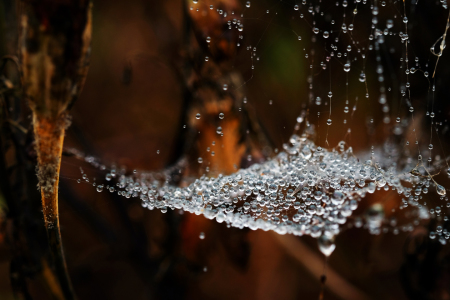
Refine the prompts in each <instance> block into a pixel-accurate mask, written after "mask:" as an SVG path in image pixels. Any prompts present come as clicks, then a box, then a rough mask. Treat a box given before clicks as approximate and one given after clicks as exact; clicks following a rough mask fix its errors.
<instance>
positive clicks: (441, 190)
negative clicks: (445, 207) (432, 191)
mask: <svg viewBox="0 0 450 300" xmlns="http://www.w3.org/2000/svg"><path fill="white" fill-rule="evenodd" d="M436 192H437V193H438V194H439V195H441V196H445V194H446V193H447V191H446V190H445V187H443V186H442V185H440V184H437V185H436Z"/></svg>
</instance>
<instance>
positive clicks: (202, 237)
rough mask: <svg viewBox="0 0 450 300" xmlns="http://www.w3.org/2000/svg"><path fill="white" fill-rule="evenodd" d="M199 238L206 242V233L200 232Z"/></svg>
mask: <svg viewBox="0 0 450 300" xmlns="http://www.w3.org/2000/svg"><path fill="white" fill-rule="evenodd" d="M199 238H200V239H201V240H204V239H205V233H204V232H200V235H199Z"/></svg>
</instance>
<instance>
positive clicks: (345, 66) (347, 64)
mask: <svg viewBox="0 0 450 300" xmlns="http://www.w3.org/2000/svg"><path fill="white" fill-rule="evenodd" d="M344 71H345V72H349V71H350V64H349V63H346V64H345V65H344Z"/></svg>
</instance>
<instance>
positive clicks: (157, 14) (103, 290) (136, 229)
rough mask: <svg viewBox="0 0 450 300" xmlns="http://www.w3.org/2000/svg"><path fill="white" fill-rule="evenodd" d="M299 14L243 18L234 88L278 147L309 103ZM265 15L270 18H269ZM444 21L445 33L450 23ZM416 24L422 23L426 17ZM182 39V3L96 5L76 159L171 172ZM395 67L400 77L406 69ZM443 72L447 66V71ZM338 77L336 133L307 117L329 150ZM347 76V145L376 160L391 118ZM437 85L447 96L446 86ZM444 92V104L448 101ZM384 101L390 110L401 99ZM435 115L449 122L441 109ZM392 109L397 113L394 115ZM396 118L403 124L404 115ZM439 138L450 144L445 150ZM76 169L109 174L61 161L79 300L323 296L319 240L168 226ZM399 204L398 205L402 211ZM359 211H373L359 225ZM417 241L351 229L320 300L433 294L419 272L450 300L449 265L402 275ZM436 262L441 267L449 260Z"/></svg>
mask: <svg viewBox="0 0 450 300" xmlns="http://www.w3.org/2000/svg"><path fill="white" fill-rule="evenodd" d="M200 2H202V0H200ZM254 2H255V3H254ZM205 3H206V4H205V5H206V7H208V6H209V3H211V4H212V5H223V6H225V7H231V8H233V7H241V8H242V9H244V6H245V4H244V2H242V3H238V2H236V3H235V2H233V1H227V0H222V1H212V0H211V1H209V0H208V1H205ZM295 3H296V2H295V1H268V0H266V1H258V3H256V1H252V4H251V9H247V10H245V9H244V24H245V27H244V28H245V29H244V31H243V32H242V34H243V35H244V40H243V41H242V45H241V49H240V50H239V51H238V52H237V54H236V56H235V57H234V58H233V60H232V63H231V66H232V68H233V69H234V70H236V71H237V72H239V73H241V74H242V76H243V78H244V80H248V82H247V83H246V84H245V86H243V87H230V88H241V89H242V90H243V91H244V92H245V94H246V95H247V98H248V109H249V110H250V111H251V112H252V113H253V114H254V115H256V116H257V118H258V119H259V121H260V123H261V125H262V126H263V129H262V130H264V132H265V133H266V134H267V136H268V138H269V140H270V141H271V142H272V143H273V147H274V148H278V149H281V148H282V143H285V142H287V141H288V139H289V136H290V135H291V133H292V132H293V130H294V125H295V120H296V118H297V116H298V115H299V114H300V112H301V111H302V109H303V108H305V107H306V104H307V103H308V101H309V100H308V93H309V90H308V83H307V76H308V75H309V74H308V73H307V72H309V68H308V67H309V63H310V61H309V60H307V59H305V54H307V53H310V52H309V49H310V48H309V47H310V44H309V43H311V42H310V38H309V36H310V35H311V33H310V31H311V28H309V27H308V26H306V24H305V23H304V22H302V21H301V20H300V19H299V18H298V16H296V17H295V18H294V15H293V13H294V10H293V6H294V4H295ZM200 4H201V3H200ZM202 5H203V4H202ZM324 5H325V4H324ZM333 5H334V3H330V5H329V7H330V9H328V10H325V11H328V12H329V13H330V14H331V18H335V19H336V22H337V23H338V24H339V22H340V21H339V20H341V18H342V13H338V12H336V13H334V12H333ZM390 5H391V6H394V4H392V3H390ZM190 6H194V7H195V5H193V3H192V2H189V3H188V5H187V7H188V8H189V7H190ZM391 8H392V7H391ZM267 9H269V10H270V13H269V14H266V13H265V11H266V10H267ZM304 10H305V8H304ZM360 11H361V13H366V14H367V13H370V11H369V10H367V11H364V9H361V10H360ZM275 12H276V14H275ZM388 13H389V12H386V15H387V14H388ZM425 13H426V12H423V14H424V15H425ZM443 15H444V18H441V19H443V20H442V22H441V21H439V22H441V23H444V25H445V22H444V21H445V14H443ZM399 16H400V15H399ZM431 16H432V15H431ZM421 17H422V15H421V14H419V15H418V18H421ZM382 18H383V16H380V19H382ZM424 18H425V17H424ZM428 18H431V17H430V15H428ZM428 20H429V19H428ZM425 21H427V19H425ZM438 25H439V28H442V27H443V26H442V25H443V24H436V25H430V26H432V27H433V28H434V26H436V27H437V26H438ZM204 26H207V25H204ZM183 28H184V24H183V6H182V2H181V1H179V0H167V1H143V0H128V1H95V2H94V23H93V30H94V31H93V44H92V57H91V66H90V70H89V74H88V77H87V81H86V85H85V87H84V90H83V92H82V95H81V97H80V99H79V100H78V101H77V103H76V104H75V105H74V107H73V109H72V111H71V112H72V116H73V120H72V126H71V127H70V128H69V130H68V133H67V139H66V144H65V145H66V146H67V147H74V148H76V149H79V150H81V151H83V152H84V153H86V154H88V155H92V156H94V157H97V158H99V159H100V160H101V161H102V162H104V163H105V164H109V163H116V164H117V165H119V166H121V165H123V166H126V168H127V169H128V170H133V169H138V170H158V169H162V168H164V167H166V166H167V165H168V164H169V163H171V162H173V161H171V159H172V158H173V152H174V151H177V149H174V148H176V147H177V140H176V139H177V133H178V132H179V130H180V129H181V128H182V126H183V125H185V124H183V121H182V116H183V114H185V113H186V112H183V108H182V102H183V82H180V76H179V74H178V71H177V70H176V68H177V66H178V65H177V64H176V63H175V62H177V61H179V60H180V59H182V58H180V51H181V50H182V48H183V43H182V41H183V38H184V35H185V33H184V31H183ZM293 30H294V31H295V32H296V34H298V35H301V36H302V41H298V39H297V37H296V34H294V33H293ZM362 31H364V30H363V29H361V32H359V33H358V31H357V30H355V36H356V35H358V34H361V35H363V33H364V32H362ZM418 34H420V33H418ZM439 34H440V33H439V32H434V31H432V34H430V37H424V38H423V39H421V41H420V43H422V44H418V45H419V46H420V47H418V49H423V53H426V52H427V51H428V49H429V46H423V45H429V44H430V43H429V41H432V42H431V44H432V43H433V42H434V41H435V40H436V39H437V37H436V38H435V37H434V35H436V36H439ZM433 39H434V40H433ZM322 42H323V41H320V42H319V41H318V42H317V44H316V45H315V47H317V48H318V49H321V48H324V47H323V46H321V44H320V43H322ZM341 42H342V43H343V42H344V41H341ZM323 43H325V42H323ZM250 45H251V46H252V47H257V50H256V52H257V57H259V58H260V60H258V61H257V60H256V59H255V58H254V61H253V64H254V65H255V69H254V70H253V71H252V69H251V65H252V60H251V58H250V51H248V50H247V49H246V47H247V46H250ZM395 45H399V44H395ZM305 48H306V50H305ZM417 53H419V51H417ZM419 54H421V53H419ZM419 54H417V55H419ZM398 55H399V56H400V54H398ZM326 56H327V55H326V53H317V54H316V57H317V60H318V61H316V62H314V64H315V65H318V64H319V62H320V61H325V59H324V57H326ZM424 56H426V54H424ZM370 59H371V60H370ZM370 59H369V60H368V61H367V66H366V68H367V70H366V73H367V74H372V72H373V71H374V69H375V67H376V65H375V63H373V61H374V59H373V57H371V58H370ZM392 64H393V67H394V69H395V68H396V66H397V64H399V62H393V63H392ZM440 64H445V60H443V61H442V62H440ZM338 66H339V65H337V66H334V67H333V68H336V69H337V68H338ZM341 67H342V66H339V68H341ZM318 69H320V67H319V68H318ZM130 70H131V73H130ZM329 72H333V73H331V74H333V75H331V76H332V78H333V80H332V84H333V93H334V95H335V96H334V97H333V101H335V102H333V103H334V104H333V105H334V106H333V114H332V116H333V126H330V127H328V128H326V125H325V122H326V119H327V118H328V114H327V111H328V106H325V105H323V106H321V107H319V108H317V107H313V108H312V109H311V112H310V115H311V122H316V125H317V124H319V127H318V136H317V137H316V142H317V143H318V144H319V145H321V146H323V147H326V146H327V145H326V143H325V135H326V130H329V132H328V141H329V144H330V146H334V145H336V144H337V143H338V142H339V141H340V140H342V139H343V138H344V136H345V134H346V132H347V126H343V125H339V124H343V119H344V118H347V119H349V118H348V116H346V115H345V114H344V113H343V108H344V106H345V100H346V96H345V85H344V83H345V81H344V82H343V81H342V77H340V76H342V75H343V74H344V73H343V72H342V70H341V69H339V71H334V69H333V70H332V71H329V69H327V70H325V71H323V72H322V73H320V74H318V75H316V76H315V79H314V80H315V92H316V95H320V96H321V97H322V101H323V102H326V101H327V100H328V99H327V97H326V94H327V93H328V87H329V77H330V73H329ZM443 72H444V73H443V75H441V76H440V77H439V78H444V79H446V78H448V76H447V77H446V75H448V70H447V71H443ZM445 72H447V73H445ZM350 74H351V75H350V76H351V77H350V85H351V87H350V89H351V90H352V92H351V97H349V98H350V99H349V100H350V101H351V106H350V107H351V108H352V106H353V103H354V101H355V97H356V96H359V101H360V102H359V103H358V110H357V112H356V113H355V115H354V118H353V120H351V121H350V119H349V123H348V124H349V126H350V127H351V130H352V134H351V135H350V137H349V139H348V141H349V142H350V145H351V146H352V147H353V148H354V149H355V152H358V151H367V150H368V147H367V145H372V144H373V145H378V144H379V143H380V141H381V140H385V139H386V137H389V136H390V135H391V134H392V133H391V127H386V126H384V125H383V124H382V121H381V118H382V116H383V114H382V112H381V108H380V105H379V104H378V103H377V101H376V100H375V101H373V99H372V96H371V98H370V99H371V100H370V101H368V100H367V99H365V98H364V94H365V87H364V86H363V85H362V84H361V85H358V84H359V82H358V80H357V78H358V77H359V72H357V71H355V72H352V73H350ZM368 77H369V75H368ZM250 78H251V79H250ZM249 79H250V80H249ZM368 80H374V79H368ZM439 80H440V79H439ZM440 85H441V86H444V85H445V82H441V83H440ZM414 86H417V90H418V92H417V93H416V94H415V95H416V96H415V97H417V99H418V100H417V103H418V104H417V106H415V107H417V109H416V110H417V111H425V108H424V107H425V106H426V105H425V104H424V101H422V100H421V97H422V96H424V94H423V93H422V92H420V91H421V90H423V87H424V86H425V87H426V83H425V84H424V83H423V82H422V81H420V82H419V80H418V83H416V85H414ZM425 90H426V88H425ZM371 93H372V92H371ZM377 93H378V91H377V90H376V89H375V90H374V91H373V94H371V95H374V96H373V98H375V99H376V98H377V95H378V94H377ZM397 93H398V91H397ZM442 93H443V95H446V94H447V93H448V90H447V91H445V89H444V92H442ZM389 97H392V99H395V95H392V96H389ZM424 97H426V95H425V96H424ZM437 105H438V108H439V109H441V116H440V117H441V118H442V119H443V120H444V118H445V117H446V113H447V110H446V109H445V108H446V107H445V106H444V105H441V104H437ZM391 107H393V109H397V110H398V111H401V110H400V108H399V107H397V108H396V104H393V105H392V106H391ZM403 110H405V108H404V107H403ZM317 111H319V112H321V115H320V117H316V115H317ZM399 114H400V115H401V114H405V115H406V110H405V113H399ZM393 115H394V114H393ZM370 118H374V119H375V124H374V125H370V124H368V119H370ZM334 124H336V125H334ZM366 125H367V126H366ZM427 128H428V127H427ZM442 140H443V141H444V145H445V144H446V140H445V139H442ZM411 142H412V141H411ZM157 150H159V154H157ZM80 167H81V168H82V169H83V171H84V172H85V173H86V174H87V175H88V176H89V178H91V179H94V178H95V179H96V180H97V182H100V181H102V180H103V178H104V175H105V173H104V172H102V171H100V170H98V169H95V168H93V167H91V166H89V165H88V164H85V163H83V162H81V161H79V160H76V159H74V158H70V157H65V158H63V163H62V173H61V174H62V180H61V191H60V199H61V200H60V213H61V231H62V237H63V244H64V249H65V254H66V259H67V264H68V268H69V271H70V274H71V278H72V281H73V285H74V289H75V291H76V294H77V295H78V298H79V299H317V298H318V296H319V291H320V280H319V277H320V275H321V274H322V272H323V268H324V259H323V257H322V255H321V254H320V253H319V251H318V250H317V245H316V241H315V240H313V239H311V238H309V237H302V238H297V237H293V236H282V237H280V236H277V235H276V234H274V233H271V232H262V231H251V230H248V229H244V230H238V229H235V228H227V226H226V224H217V223H215V222H214V221H210V220H207V219H205V218H204V217H202V216H193V215H190V214H188V213H185V214H183V213H182V212H179V211H169V212H168V213H167V214H162V213H161V212H159V211H149V210H147V209H144V208H142V206H141V204H140V201H139V200H138V199H135V198H133V199H125V198H124V197H114V196H111V194H109V193H106V192H103V193H98V192H96V190H95V188H93V187H92V186H91V184H87V183H80V184H78V183H77V179H79V178H81V172H80ZM377 195H380V194H377ZM386 197H391V196H386ZM391 198H392V200H390V201H393V202H396V201H398V200H399V199H398V198H396V197H394V196H392V197H391ZM376 201H379V199H368V202H367V203H373V202H376ZM388 202H389V201H388ZM363 210H364V207H362V208H361V209H360V211H359V213H361V212H362V211H363ZM420 230H422V231H420ZM420 230H418V231H417V230H416V232H414V233H410V232H408V233H403V232H401V233H400V234H398V235H393V234H392V233H387V234H382V235H379V236H371V235H369V234H368V232H367V231H365V230H363V229H348V230H345V231H344V232H343V233H342V234H341V235H339V236H338V237H337V240H336V244H337V248H336V250H335V252H334V253H333V255H332V256H331V257H330V259H329V264H328V267H327V268H328V272H327V275H328V279H327V287H326V290H325V298H324V299H407V294H409V295H410V297H411V291H408V290H407V291H406V292H405V289H404V288H403V287H402V284H401V283H402V280H403V281H405V280H406V281H408V280H411V281H413V284H412V286H413V287H414V288H418V289H424V288H423V287H422V285H421V284H422V281H423V278H422V279H420V280H418V281H414V280H415V279H411V278H409V276H410V275H411V276H413V275H414V274H415V273H414V272H419V273H420V272H422V273H421V274H427V273H426V272H430V273H429V274H435V275H436V274H437V275H436V276H438V275H440V277H439V276H438V279H436V278H435V277H431V278H429V280H430V281H433V282H430V283H429V285H425V286H426V288H428V289H429V290H427V291H426V292H424V294H418V297H419V298H417V299H425V298H421V297H422V295H425V294H426V295H428V296H429V299H449V298H448V295H449V294H448V286H447V288H445V284H446V283H448V272H447V273H445V271H448V259H447V260H444V263H442V264H443V265H442V268H443V269H444V271H442V270H437V269H431V270H426V271H423V270H419V271H417V269H415V267H416V266H413V267H411V268H410V269H408V267H406V271H405V272H407V274H406V275H405V274H402V273H401V267H402V265H404V264H405V262H406V261H407V259H406V258H405V253H408V250H407V249H408V245H409V243H407V240H408V239H414V238H415V236H416V235H420V233H423V232H425V235H426V234H427V231H426V229H425V228H421V229H420ZM201 232H204V233H205V236H206V237H205V239H200V238H199V235H200V233H201ZM421 237H422V236H421ZM447 248H448V247H447ZM447 250H448V249H447ZM413 252H414V251H413ZM447 252H448V251H447ZM2 253H5V254H4V255H3V254H2V257H3V259H2V261H1V265H0V278H1V280H0V299H13V295H12V292H11V288H10V284H9V279H8V277H9V268H10V262H9V260H8V257H9V254H8V251H6V250H5V251H3V250H2ZM436 253H440V252H436ZM424 255H425V254H424ZM436 255H438V254H436ZM439 255H441V256H440V258H442V257H445V256H442V254H439ZM427 263H429V265H430V266H435V265H436V264H438V265H440V263H441V261H440V262H439V263H436V261H429V262H427ZM423 272H425V273H423ZM445 274H446V275H445ZM405 278H406V279H405ZM414 278H415V277H414ZM442 278H444V279H442ZM435 279H436V281H434V280H435ZM421 280H422V281H421ZM442 285H443V286H444V287H442ZM30 286H31V293H32V294H33V299H47V298H46V297H47V294H46V291H45V289H44V288H43V287H42V286H41V285H40V284H39V282H36V281H30ZM404 286H409V285H408V284H405V285H404ZM437 286H438V287H437ZM412 290H413V291H414V289H412ZM442 290H444V292H442ZM445 290H446V291H447V292H445ZM430 291H431V292H430ZM430 295H431V296H430ZM428 296H427V297H428ZM412 298H414V297H412Z"/></svg>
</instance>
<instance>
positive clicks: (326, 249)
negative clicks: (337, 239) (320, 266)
mask: <svg viewBox="0 0 450 300" xmlns="http://www.w3.org/2000/svg"><path fill="white" fill-rule="evenodd" d="M317 243H318V244H319V250H320V252H322V253H323V255H325V256H326V257H328V256H330V255H331V253H333V251H334V249H336V244H335V243H334V236H329V235H328V234H322V235H321V236H320V237H319V239H318V240H317Z"/></svg>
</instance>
